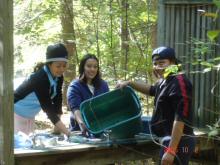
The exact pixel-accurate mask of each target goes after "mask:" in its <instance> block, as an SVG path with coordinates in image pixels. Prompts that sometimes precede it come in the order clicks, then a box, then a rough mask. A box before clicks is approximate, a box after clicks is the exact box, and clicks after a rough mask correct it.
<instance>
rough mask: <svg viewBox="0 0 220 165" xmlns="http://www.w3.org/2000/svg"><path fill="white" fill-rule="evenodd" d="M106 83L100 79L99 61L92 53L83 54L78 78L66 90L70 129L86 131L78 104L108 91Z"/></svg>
mask: <svg viewBox="0 0 220 165" xmlns="http://www.w3.org/2000/svg"><path fill="white" fill-rule="evenodd" d="M108 91H109V88H108V84H107V83H106V82H105V81H104V80H102V79H101V75H100V71H99V61H98V59H97V57H96V56H95V55H93V54H87V55H85V56H84V57H83V58H82V60H81V62H80V65H79V79H76V80H73V81H72V82H71V83H70V85H69V87H68V90H67V100H68V105H69V108H70V110H71V111H72V114H71V117H70V127H71V131H74V130H81V131H82V133H83V134H84V135H86V133H87V129H86V126H85V124H84V122H83V120H82V116H81V113H80V110H79V108H80V104H81V103H82V102H83V101H84V100H87V99H89V98H92V97H94V96H97V95H100V94H102V93H105V92H108Z"/></svg>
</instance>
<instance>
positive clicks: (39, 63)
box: [33, 62, 53, 73]
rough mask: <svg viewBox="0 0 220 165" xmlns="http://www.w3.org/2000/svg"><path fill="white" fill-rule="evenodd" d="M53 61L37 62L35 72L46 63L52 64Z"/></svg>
mask: <svg viewBox="0 0 220 165" xmlns="http://www.w3.org/2000/svg"><path fill="white" fill-rule="evenodd" d="M52 63H53V62H46V63H44V62H38V63H37V64H35V66H34V70H33V72H34V73H35V72H37V71H39V70H40V69H42V68H43V66H44V65H47V66H48V65H51V64H52Z"/></svg>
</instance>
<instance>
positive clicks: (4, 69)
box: [0, 0, 14, 165]
mask: <svg viewBox="0 0 220 165" xmlns="http://www.w3.org/2000/svg"><path fill="white" fill-rule="evenodd" d="M12 87H13V1H12V0H1V1H0V165H9V164H10V165H13V164H14V146H13V132H14V131H13V119H14V118H13V90H12Z"/></svg>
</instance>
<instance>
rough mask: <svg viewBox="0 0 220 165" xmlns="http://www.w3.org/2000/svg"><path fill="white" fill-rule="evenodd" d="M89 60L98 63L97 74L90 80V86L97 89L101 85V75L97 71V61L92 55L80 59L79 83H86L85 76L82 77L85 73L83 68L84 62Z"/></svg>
mask: <svg viewBox="0 0 220 165" xmlns="http://www.w3.org/2000/svg"><path fill="white" fill-rule="evenodd" d="M89 59H94V60H96V61H97V63H98V70H97V74H96V76H95V77H94V79H93V80H92V84H93V85H94V87H95V88H99V87H100V84H101V73H100V71H99V60H98V58H97V57H96V56H95V55H94V54H90V53H88V54H86V55H84V56H83V58H82V59H81V61H80V64H79V79H80V81H81V82H84V83H87V78H86V77H85V76H83V74H84V71H85V70H84V67H85V64H86V61H87V60H89Z"/></svg>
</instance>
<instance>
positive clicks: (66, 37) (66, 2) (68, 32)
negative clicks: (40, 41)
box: [60, 0, 78, 105]
mask: <svg viewBox="0 0 220 165" xmlns="http://www.w3.org/2000/svg"><path fill="white" fill-rule="evenodd" d="M60 3H61V6H60V9H61V11H60V19H61V24H62V39H63V41H64V43H65V45H66V48H67V50H68V53H69V64H68V69H67V71H66V72H65V81H64V95H63V100H64V101H63V103H64V105H66V103H67V100H66V91H67V87H68V85H69V83H70V81H71V80H72V79H74V78H75V77H76V61H77V62H78V58H77V51H76V43H75V31H74V22H73V17H74V16H73V0H61V1H60Z"/></svg>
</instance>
